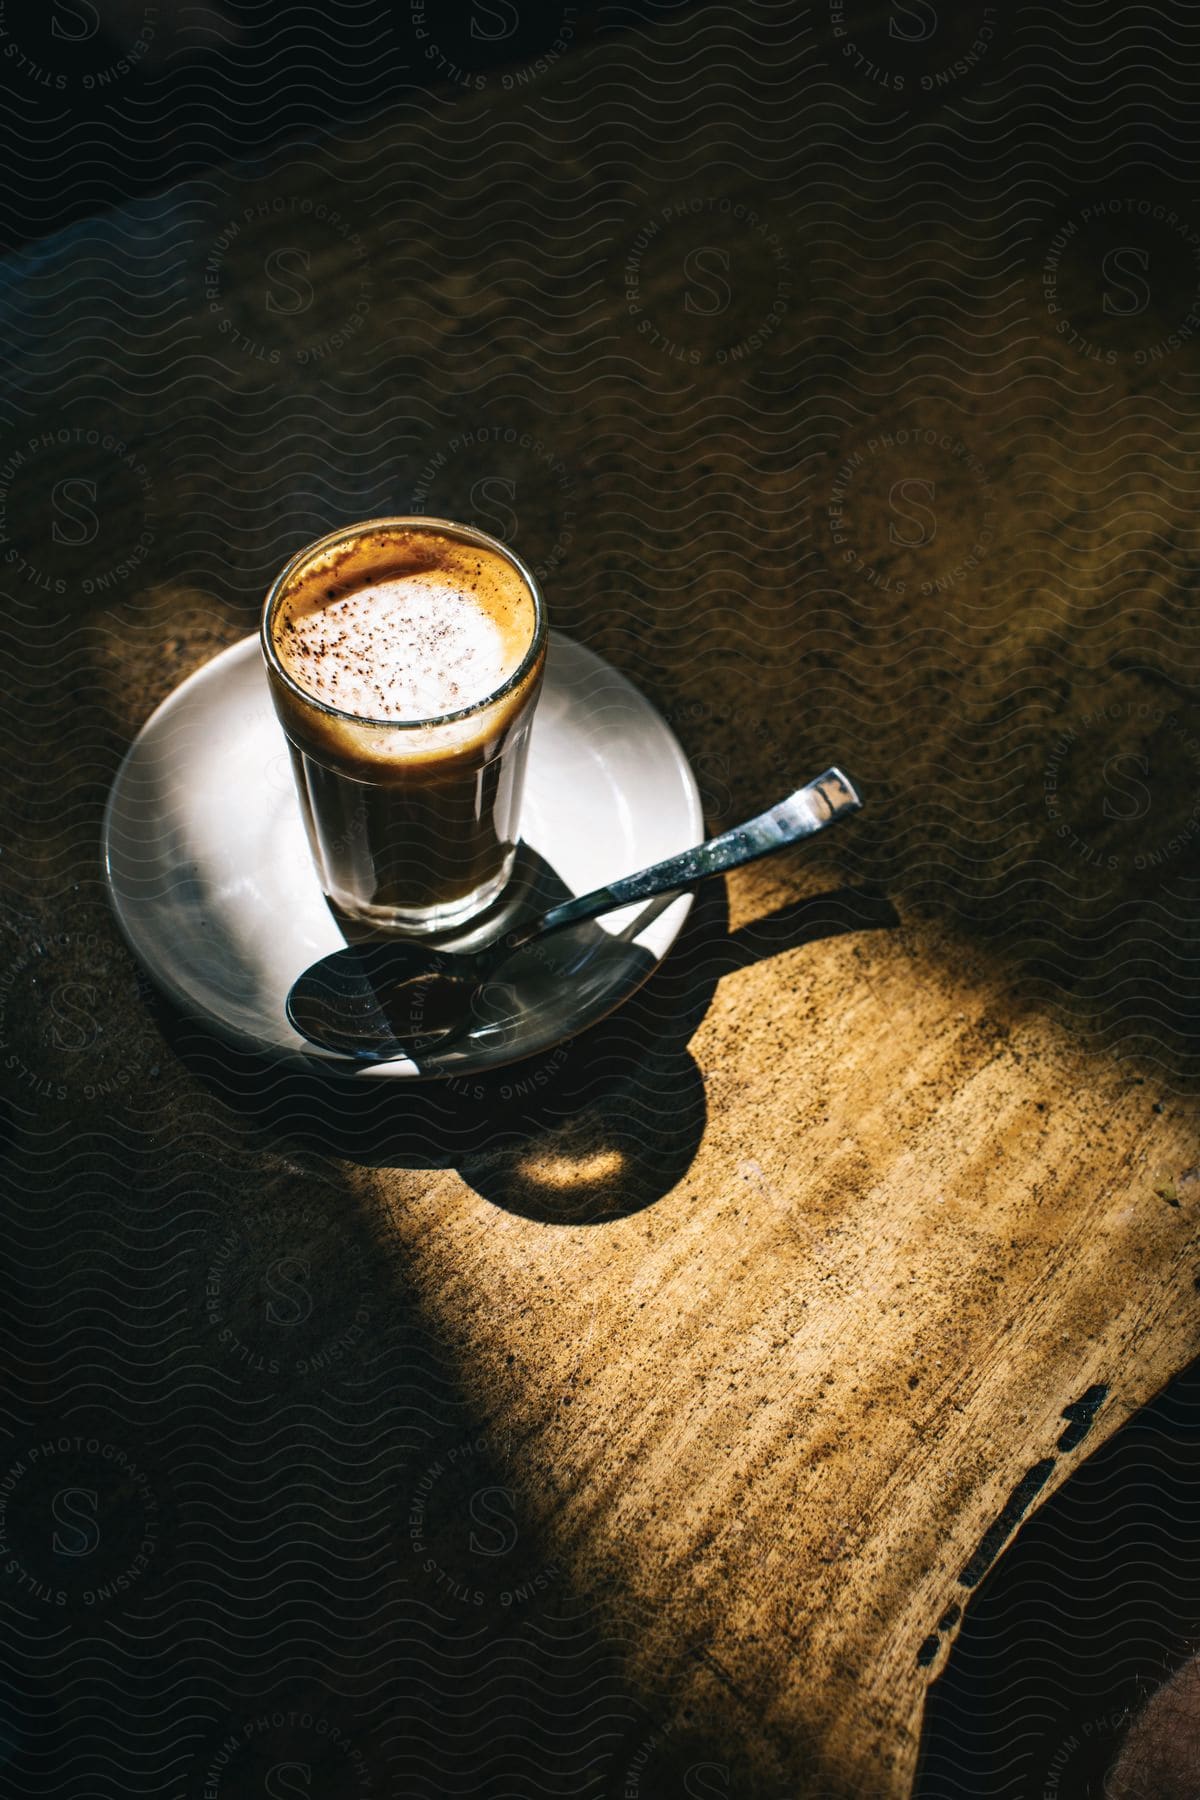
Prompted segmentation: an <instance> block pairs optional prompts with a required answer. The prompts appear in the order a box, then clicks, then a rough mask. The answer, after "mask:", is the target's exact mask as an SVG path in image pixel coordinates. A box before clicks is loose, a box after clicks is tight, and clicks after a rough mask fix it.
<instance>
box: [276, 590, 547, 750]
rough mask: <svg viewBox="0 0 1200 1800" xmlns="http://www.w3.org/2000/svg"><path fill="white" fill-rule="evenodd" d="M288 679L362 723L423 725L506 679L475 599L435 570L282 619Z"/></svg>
mask: <svg viewBox="0 0 1200 1800" xmlns="http://www.w3.org/2000/svg"><path fill="white" fill-rule="evenodd" d="M281 652H282V654H283V656H284V658H285V660H286V663H287V666H288V669H289V672H290V673H291V675H292V678H293V679H294V680H295V681H296V682H297V683H298V684H299V685H300V686H301V687H302V688H304V689H305V690H306V692H308V693H310V694H312V695H314V696H315V698H316V699H318V700H323V701H324V702H325V704H326V705H327V706H336V707H337V708H338V710H339V711H341V712H351V713H355V714H357V715H358V716H359V717H360V718H365V719H395V720H405V719H430V718H437V717H438V716H440V715H441V714H443V713H453V712H460V711H461V710H462V709H463V708H464V707H467V706H475V705H477V704H478V702H479V701H481V700H486V699H487V697H488V695H489V694H493V693H495V691H496V689H497V688H498V687H499V686H500V685H501V684H502V682H503V681H504V680H505V678H506V677H507V676H508V675H509V674H510V673H511V672H512V662H513V659H512V655H511V653H510V650H509V646H508V644H507V643H506V641H505V636H504V633H503V632H502V631H501V630H500V627H499V626H498V625H497V623H496V621H495V620H494V619H493V618H492V616H491V615H490V613H489V612H488V611H487V609H486V607H485V606H484V605H483V604H482V603H481V602H480V600H479V599H478V597H477V596H476V595H475V594H473V593H470V592H469V591H468V592H464V591H463V590H462V589H461V588H459V587H457V586H454V585H452V584H451V583H449V582H447V581H446V580H445V578H444V577H443V576H442V575H440V574H439V573H437V572H435V571H431V572H429V573H420V572H418V573H414V574H410V575H403V576H399V577H396V578H393V579H390V580H383V581H376V582H372V583H371V584H370V585H369V586H368V587H363V588H360V589H359V590H358V591H357V592H356V593H352V594H346V595H343V596H341V597H339V598H337V599H333V600H329V601H327V603H326V604H325V605H324V606H323V607H322V608H321V609H320V610H319V611H317V612H310V613H308V614H302V615H301V616H300V617H299V618H297V619H293V620H290V621H289V622H288V624H287V625H286V627H285V629H284V634H283V641H282V644H281Z"/></svg>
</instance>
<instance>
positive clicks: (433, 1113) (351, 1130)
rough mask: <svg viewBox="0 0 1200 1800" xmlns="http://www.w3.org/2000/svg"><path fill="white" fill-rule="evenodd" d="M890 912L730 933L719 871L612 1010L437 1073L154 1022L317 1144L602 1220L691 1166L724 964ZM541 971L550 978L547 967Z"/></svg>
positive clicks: (817, 902)
mask: <svg viewBox="0 0 1200 1800" xmlns="http://www.w3.org/2000/svg"><path fill="white" fill-rule="evenodd" d="M897 922H898V921H897V918H896V915H895V912H894V911H893V909H892V907H891V905H890V903H889V902H888V901H887V899H886V898H884V897H883V896H882V895H880V894H878V893H877V892H874V891H872V890H869V889H855V888H843V889H839V890H836V891H834V892H830V893H825V894H820V895H816V896H813V897H812V898H810V899H805V900H801V901H796V902H794V903H792V904H790V905H788V906H786V907H783V908H781V909H780V910H779V911H777V912H776V913H773V914H771V915H770V916H769V917H767V918H765V919H762V920H758V921H756V922H755V923H753V924H751V925H747V926H744V927H742V928H741V929H740V930H738V931H736V932H733V933H730V932H729V930H728V913H727V908H726V901H725V894H724V888H723V885H722V884H718V883H716V882H709V883H706V884H705V885H704V886H703V887H702V888H701V889H700V891H699V893H698V894H697V898H696V903H695V905H694V906H693V908H692V911H691V914H690V915H689V918H688V921H687V924H686V925H685V927H684V930H683V931H682V933H681V934H680V937H679V939H678V941H677V943H676V945H675V947H674V949H673V951H672V952H671V954H670V955H669V956H668V957H667V958H666V959H665V961H664V962H663V964H662V965H661V966H660V967H659V968H658V969H657V970H656V971H655V972H654V973H653V974H652V975H651V976H650V978H649V979H648V980H646V981H645V982H644V983H643V985H641V986H640V987H639V988H638V989H637V991H636V992H635V993H633V994H632V995H631V996H630V997H629V999H628V1000H627V1001H626V1002H625V1003H624V1005H622V1006H620V1007H619V1009H617V1010H615V1011H614V1012H612V1013H611V1014H610V1015H609V1016H608V1017H607V1018H605V1019H603V1020H602V1021H600V1022H599V1023H598V1024H596V1025H594V1026H592V1027H591V1028H589V1029H588V1030H587V1031H585V1032H583V1033H581V1034H580V1035H579V1036H577V1037H576V1038H574V1039H572V1040H570V1041H568V1042H565V1043H561V1042H560V1043H552V1044H551V1045H549V1046H547V1047H546V1048H545V1049H544V1050H543V1051H542V1052H541V1053H540V1054H538V1055H534V1056H530V1057H526V1058H525V1059H523V1060H522V1061H520V1062H515V1063H511V1064H506V1065H505V1066H503V1067H501V1068H498V1069H496V1070H494V1071H491V1072H488V1073H478V1072H472V1073H469V1074H466V1075H460V1076H456V1075H454V1074H453V1072H452V1071H450V1072H448V1073H447V1076H446V1078H444V1079H442V1080H440V1081H437V1082H427V1083H420V1084H417V1083H413V1084H407V1083H401V1082H384V1081H378V1080H376V1081H362V1080H355V1079H354V1078H353V1077H352V1076H347V1077H339V1076H337V1075H326V1074H324V1073H323V1072H322V1073H318V1072H316V1071H314V1072H313V1073H312V1074H311V1075H309V1074H308V1073H306V1072H305V1071H304V1070H302V1069H300V1068H298V1067H297V1068H293V1066H292V1065H290V1064H289V1065H284V1064H280V1063H275V1062H268V1061H266V1060H265V1059H263V1058H260V1057H256V1056H252V1055H248V1054H246V1053H243V1052H239V1051H237V1050H233V1049H231V1048H229V1047H228V1046H226V1045H224V1044H222V1043H221V1042H219V1041H218V1040H216V1039H215V1038H213V1037H212V1036H211V1035H210V1034H209V1033H208V1032H206V1031H200V1030H197V1028H196V1027H195V1025H194V1024H192V1023H191V1022H189V1021H187V1020H184V1019H182V1018H180V1017H179V1016H178V1015H173V1014H169V1013H168V1014H165V1015H163V1017H162V1024H163V1028H164V1030H165V1031H166V1033H167V1035H168V1038H169V1040H170V1042H171V1044H172V1047H173V1049H174V1050H175V1052H176V1053H177V1054H178V1055H179V1056H180V1057H181V1058H182V1060H183V1061H184V1062H185V1063H186V1064H187V1065H188V1066H189V1068H191V1070H192V1071H193V1072H194V1073H195V1074H196V1075H197V1076H198V1077H199V1078H200V1079H201V1080H203V1081H204V1082H205V1083H206V1084H207V1085H208V1086H210V1087H212V1088H215V1089H216V1090H218V1091H219V1093H220V1096H221V1098H222V1099H223V1100H224V1101H225V1102H226V1103H227V1104H229V1105H230V1106H232V1107H234V1108H236V1109H237V1110H238V1111H239V1112H241V1113H242V1114H244V1115H247V1116H249V1118H250V1119H251V1120H252V1121H253V1122H254V1123H256V1124H258V1125H260V1126H262V1127H265V1128H267V1129H268V1130H270V1131H272V1132H274V1133H282V1134H284V1135H286V1136H288V1137H289V1138H290V1139H291V1140H292V1141H294V1142H296V1143H298V1144H302V1145H304V1146H305V1147H307V1148H308V1149H309V1150H311V1151H313V1152H315V1153H317V1154H320V1155H322V1156H330V1157H337V1158H344V1159H346V1160H349V1161H352V1162H357V1163H359V1164H361V1165H364V1166H367V1167H373V1168H409V1169H420V1168H430V1169H433V1168H456V1169H457V1170H458V1171H459V1173H460V1174H461V1175H462V1177H463V1179H464V1180H465V1181H467V1182H468V1183H469V1184H470V1185H471V1186H472V1187H473V1188H474V1189H475V1190H476V1192H477V1193H479V1194H480V1195H482V1196H483V1197H484V1198H485V1199H487V1200H489V1201H491V1202H492V1203H493V1204H494V1205H497V1206H501V1207H504V1208H505V1209H506V1210H508V1211H511V1212H514V1213H517V1214H519V1215H520V1216H522V1217H525V1218H530V1219H535V1220H538V1221H540V1222H542V1223H545V1224H560V1225H579V1224H602V1223H604V1222H605V1221H608V1220H612V1219H616V1218H623V1217H627V1216H628V1215H630V1214H631V1213H635V1212H639V1211H641V1210H642V1209H643V1208H644V1207H646V1206H649V1205H652V1204H653V1203H654V1201H656V1200H657V1199H659V1198H660V1197H661V1196H662V1195H663V1194H665V1193H667V1192H668V1191H669V1190H670V1189H672V1188H673V1187H675V1186H676V1185H677V1183H678V1182H679V1181H680V1180H682V1179H683V1177H684V1176H685V1175H686V1173H687V1170H688V1168H689V1167H690V1165H691V1162H692V1159H693V1158H694V1156H695V1154H696V1150H697V1148H698V1147H699V1144H700V1140H701V1137H702V1136H703V1132H704V1126H705V1122H706V1116H707V1114H706V1106H705V1095H704V1083H703V1080H702V1078H701V1075H700V1071H699V1070H698V1068H697V1066H696V1064H695V1062H694V1060H693V1058H692V1057H691V1055H690V1054H689V1051H688V1045H689V1043H690V1041H691V1038H692V1036H693V1034H694V1032H695V1031H696V1028H697V1026H698V1025H699V1024H700V1021H701V1020H702V1019H703V1017H704V1015H705V1013H706V1011H707V1009H708V1006H709V1004H710V1002H711V1000H712V996H713V993H714V991H715V988H716V985H717V982H718V981H719V980H720V978H721V976H722V975H724V974H727V973H729V972H730V971H731V970H734V969H738V968H743V967H746V966H747V965H748V964H750V963H753V962H758V961H761V960H762V959H764V958H766V957H770V956H775V955H780V954H782V953H783V952H785V951H789V950H795V949H799V948H802V947H803V946H805V945H809V944H813V943H816V942H818V941H819V940H821V939H822V938H826V937H833V936H840V935H843V934H844V933H847V932H851V931H865V930H880V929H887V928H890V927H892V926H894V925H895V924H896V923H897ZM577 929H578V928H577ZM583 930H584V931H597V930H598V928H597V927H594V926H593V927H584V928H583ZM563 935H564V936H571V937H574V936H575V931H574V930H573V931H572V932H571V933H569V934H567V933H564V934H563ZM601 935H604V936H607V934H601ZM609 941H610V942H611V940H609ZM634 948H635V949H636V946H635V947H634ZM595 953H596V952H595V950H594V949H592V948H591V947H589V945H588V944H587V943H585V944H584V946H583V947H582V948H578V947H576V948H575V950H574V951H573V952H569V954H570V955H571V956H573V957H574V958H575V959H577V960H582V961H583V963H584V964H585V965H586V962H587V959H588V957H589V955H593V954H595ZM638 954H639V955H640V956H645V954H646V953H645V952H642V951H638ZM568 966H569V965H568ZM537 979H538V981H539V982H546V983H549V980H550V978H549V977H548V976H547V975H546V974H545V972H544V971H541V970H539V971H538V975H537ZM560 979H561V977H560ZM163 1004H164V1003H162V1002H159V1005H160V1007H161V1006H162V1005H163Z"/></svg>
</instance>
